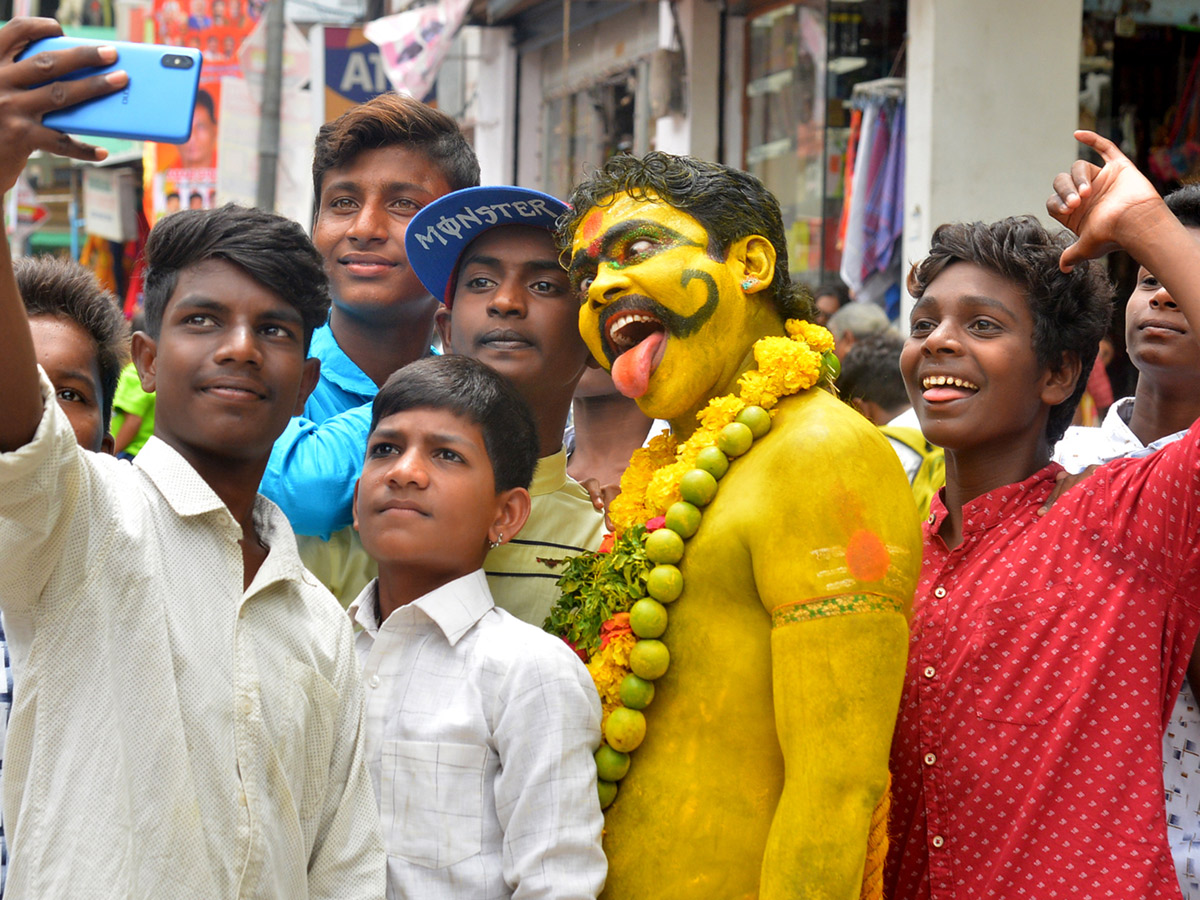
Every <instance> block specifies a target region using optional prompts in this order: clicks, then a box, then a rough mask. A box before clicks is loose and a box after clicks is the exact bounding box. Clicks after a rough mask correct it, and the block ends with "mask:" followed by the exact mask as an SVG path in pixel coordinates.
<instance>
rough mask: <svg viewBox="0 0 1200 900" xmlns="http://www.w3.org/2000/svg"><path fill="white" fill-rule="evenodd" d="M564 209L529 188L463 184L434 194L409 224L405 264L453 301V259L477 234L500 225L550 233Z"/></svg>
mask: <svg viewBox="0 0 1200 900" xmlns="http://www.w3.org/2000/svg"><path fill="white" fill-rule="evenodd" d="M567 209H568V206H567V204H565V203H563V202H562V201H561V200H559V199H558V198H557V197H551V196H550V195H549V194H543V193H542V192H541V191H534V190H530V189H529V188H521V187H510V186H487V187H471V188H463V189H462V190H461V191H454V192H453V193H450V194H446V196H444V197H439V198H438V199H437V200H435V201H433V202H432V203H430V204H429V205H428V206H426V207H425V208H424V209H422V210H421V211H420V212H419V213H417V214H416V215H415V216H413V218H412V221H411V222H409V223H408V231H407V232H406V233H405V237H404V249H405V251H406V252H407V253H408V264H409V265H410V266H412V269H413V271H414V272H415V273H416V274H417V277H418V278H420V279H421V283H422V284H423V285H425V288H426V290H428V291H429V293H431V294H433V296H435V297H438V298H439V299H441V300H442V302H443V303H445V304H446V305H447V306H449V305H450V303H451V301H453V299H454V278H455V275H456V274H457V272H458V260H459V258H460V257H461V256H462V254H463V251H464V250H466V249H467V246H468V245H469V244H470V243H471V242H472V241H473V240H475V239H476V238H477V237H479V236H480V235H482V234H485V233H486V232H488V231H491V230H492V229H493V228H500V227H502V226H504V225H532V226H533V227H535V228H545V229H546V230H547V231H550V232H553V231H554V228H555V223H556V222H557V221H558V217H559V216H561V215H562V214H563V213H565V212H566V211H567Z"/></svg>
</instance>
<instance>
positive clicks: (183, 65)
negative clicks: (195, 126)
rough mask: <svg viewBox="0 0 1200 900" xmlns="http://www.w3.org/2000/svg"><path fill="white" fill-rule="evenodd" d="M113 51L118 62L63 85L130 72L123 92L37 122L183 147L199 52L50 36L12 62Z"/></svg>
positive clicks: (77, 74)
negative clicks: (48, 54)
mask: <svg viewBox="0 0 1200 900" xmlns="http://www.w3.org/2000/svg"><path fill="white" fill-rule="evenodd" d="M79 46H92V47H115V48H116V51H117V61H116V62H114V63H113V64H112V65H111V66H105V67H103V68H99V67H93V68H88V69H79V70H77V71H75V72H72V73H71V74H70V75H67V76H65V78H64V79H63V80H67V81H73V80H76V79H79V78H88V77H90V76H92V75H98V74H102V73H105V72H115V71H117V70H119V69H123V70H125V71H126V72H128V73H129V82H128V83H127V84H126V85H125V89H124V90H122V91H117V92H116V93H113V94H108V95H107V96H104V97H96V98H94V99H92V100H85V101H84V102H83V103H79V104H76V105H75V106H69V107H67V108H66V109H60V110H57V111H55V112H52V113H48V114H47V115H45V116H43V117H42V123H43V124H45V125H47V126H48V127H50V128H54V129H57V130H58V131H66V132H68V133H70V134H93V135H98V136H100V137H114V138H127V139H130V140H136V141H161V142H163V143H167V144H182V143H184V142H185V141H187V139H188V137H189V136H190V135H191V133H192V113H193V112H194V111H195V108H196V91H197V90H198V89H199V87H200V64H201V62H202V57H201V55H200V51H199V50H193V49H191V48H190V47H168V46H164V45H162V44H135V43H130V42H128V41H95V40H89V39H87V38H73V37H50V38H42V39H41V40H40V41H34V42H33V43H32V44H30V45H29V46H28V47H26V48H25V50H24V51H23V52H22V53H21V55H20V56H18V57H17V59H24V58H25V57H27V56H32V55H33V54H35V53H41V52H42V51H45V50H67V49H70V48H71V47H79Z"/></svg>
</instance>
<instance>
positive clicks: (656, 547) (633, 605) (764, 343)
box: [545, 319, 838, 808]
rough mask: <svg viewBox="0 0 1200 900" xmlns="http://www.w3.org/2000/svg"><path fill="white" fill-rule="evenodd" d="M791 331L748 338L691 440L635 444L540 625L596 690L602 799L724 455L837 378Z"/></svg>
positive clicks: (607, 795) (611, 795)
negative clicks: (732, 390)
mask: <svg viewBox="0 0 1200 900" xmlns="http://www.w3.org/2000/svg"><path fill="white" fill-rule="evenodd" d="M786 329H787V336H783V335H780V336H772V337H765V338H762V339H760V340H759V341H757V342H756V343H755V344H754V360H755V363H756V368H754V369H750V370H748V371H747V372H745V373H744V374H743V375H742V376H741V377H740V378H739V379H738V387H739V391H738V393H737V394H736V395H735V394H728V395H726V396H723V397H715V398H713V399H712V400H710V401H709V403H708V405H707V406H706V407H705V408H704V409H703V410H701V412H700V413H699V415H698V416H697V427H696V430H695V431H694V432H693V433H692V435H691V436H690V437H689V438H688V439H687V440H686V441H684V442H683V443H682V444H680V443H678V442H677V441H676V440H675V438H674V437H672V436H671V435H670V434H669V433H666V432H664V433H663V434H660V435H658V436H657V437H655V438H654V439H653V440H651V441H650V443H649V444H648V445H647V446H646V447H645V448H643V449H641V450H638V451H637V452H635V453H634V455H633V458H632V459H631V460H630V461H629V467H628V468H627V469H626V470H625V474H624V475H623V476H622V477H621V493H620V495H619V496H617V498H616V499H615V500H613V502H612V504H611V506H610V507H609V519H610V520H611V521H612V523H613V534H612V535H610V536H608V537H607V538H606V539H605V542H604V545H602V546H601V549H600V550H599V551H597V552H596V553H587V554H583V555H582V556H579V557H575V558H573V559H571V560H569V561H568V563H567V567H566V571H565V573H564V574H563V577H562V578H561V579H560V580H559V582H558V584H559V587H560V588H561V589H562V591H563V597H562V599H561V600H560V601H559V603H558V605H557V606H555V608H554V609H553V610H552V611H551V613H550V617H549V618H548V619H547V620H546V625H545V628H546V630H547V631H549V632H551V633H552V634H557V635H559V636H561V637H562V638H563V639H564V640H565V641H567V643H569V644H570V645H571V646H572V647H573V648H574V649H575V651H576V652H577V653H579V655H580V657H581V658H582V659H583V660H584V662H585V663H586V664H587V668H588V672H589V673H590V674H591V676H592V679H593V680H594V681H595V683H596V689H597V691H598V692H599V693H600V700H601V704H602V706H603V709H604V720H603V731H604V743H603V744H602V745H601V747H600V749H599V750H598V751H597V752H596V770H597V774H598V776H599V786H600V805H601V807H605V808H606V807H607V806H608V805H609V804H611V803H612V802H613V800H614V799H615V798H616V796H617V790H618V787H617V782H619V781H620V779H622V778H624V777H625V775H626V773H628V771H629V767H630V763H631V759H630V755H629V754H630V753H631V752H632V751H633V750H635V749H637V747H638V746H639V745H640V744H641V743H642V740H643V739H644V738H645V735H646V718H645V714H644V713H643V712H642V710H644V709H645V708H646V707H647V706H649V705H650V703H651V701H653V699H654V682H655V680H656V679H658V678H660V677H662V676H663V675H664V674H665V673H666V671H667V668H668V667H669V666H670V652H669V651H668V649H667V646H666V644H665V643H663V642H662V641H661V640H659V638H660V637H662V635H663V633H664V632H665V631H666V628H667V618H668V617H667V610H666V604H670V603H672V602H674V601H675V600H677V599H678V598H679V597H680V595H681V594H682V593H683V588H684V584H683V575H682V573H681V572H680V571H679V568H678V565H679V563H680V561H681V560H682V559H683V554H684V546H685V541H686V540H687V539H688V538H690V537H691V536H692V535H693V534H695V533H696V531H697V529H699V527H700V522H701V518H702V513H701V509H702V508H703V507H705V506H707V505H708V504H709V503H711V502H712V500H713V498H714V497H716V494H717V486H718V482H719V481H720V479H721V478H722V477H723V476H724V475H725V473H726V472H727V471H728V469H729V466H730V461H731V460H732V459H736V458H737V457H740V456H742V455H743V454H745V453H746V452H748V451H749V450H750V448H751V446H752V445H753V443H754V441H755V440H757V439H759V438H761V437H763V436H764V435H765V434H767V432H769V431H770V430H771V418H772V416H773V415H774V407H775V406H776V404H777V403H778V402H779V400H780V398H782V397H787V396H790V395H792V394H798V393H800V392H801V391H804V390H807V389H809V388H811V387H812V386H814V385H815V384H817V383H818V382H822V381H824V382H827V383H832V381H833V379H834V378H836V377H837V372H838V361H837V357H836V356H834V354H833V336H832V335H831V334H830V333H829V332H828V331H826V330H825V329H824V328H822V327H821V326H819V325H813V324H812V323H810V322H804V321H800V320H796V319H789V320H788V321H787V323H786Z"/></svg>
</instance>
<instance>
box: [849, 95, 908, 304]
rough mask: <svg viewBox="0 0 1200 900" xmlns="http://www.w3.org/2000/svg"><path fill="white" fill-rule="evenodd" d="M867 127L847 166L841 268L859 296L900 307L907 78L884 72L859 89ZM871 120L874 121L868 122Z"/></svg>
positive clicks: (858, 101)
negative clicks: (885, 75)
mask: <svg viewBox="0 0 1200 900" xmlns="http://www.w3.org/2000/svg"><path fill="white" fill-rule="evenodd" d="M850 102H851V104H852V105H853V106H854V107H855V108H857V109H861V110H862V122H863V125H862V128H861V130H860V132H859V136H858V144H857V146H856V147H855V149H854V162H853V171H851V167H850V166H849V165H848V166H847V176H846V177H847V193H848V200H847V202H846V209H845V210H844V211H843V220H844V224H845V238H844V241H843V245H842V247H843V249H842V264H841V269H840V274H841V276H842V280H843V281H844V282H845V283H846V285H847V287H849V288H850V290H851V292H852V293H853V295H854V298H855V299H856V300H861V301H864V302H868V303H875V304H877V305H879V306H882V307H883V308H884V309H885V310H886V312H887V314H888V317H889V318H891V319H895V318H896V317H897V316H898V315H899V313H900V280H901V278H900V255H899V254H898V253H897V252H896V244H897V242H898V241H899V240H900V236H901V233H902V232H903V229H904V161H905V140H904V119H905V104H904V81H903V79H897V78H882V79H879V80H878V81H872V82H864V83H862V84H859V85H857V86H856V87H855V89H854V96H853V98H852V99H851V101H850ZM868 126H869V127H868Z"/></svg>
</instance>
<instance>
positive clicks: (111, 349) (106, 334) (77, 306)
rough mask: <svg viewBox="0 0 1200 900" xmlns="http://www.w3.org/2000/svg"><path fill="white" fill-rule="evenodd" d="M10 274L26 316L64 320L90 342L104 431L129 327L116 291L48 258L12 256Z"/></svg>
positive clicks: (81, 268)
mask: <svg viewBox="0 0 1200 900" xmlns="http://www.w3.org/2000/svg"><path fill="white" fill-rule="evenodd" d="M13 272H14V273H15V274H16V276H17V290H18V291H19V292H20V294H21V299H22V300H23V301H25V314H26V315H27V316H29V317H31V318H32V317H33V316H53V317H55V318H58V319H69V320H70V321H72V322H74V323H75V324H76V325H78V326H79V327H80V328H82V329H83V330H84V331H86V332H87V333H88V335H89V336H90V337H91V339H92V340H93V341H95V342H96V363H97V368H98V369H99V371H100V385H99V387H100V391H101V393H102V394H103V396H102V397H100V410H101V412H102V414H103V421H104V430H105V431H108V424H109V421H110V420H111V419H112V408H113V395H114V394H115V393H116V390H117V380H118V379H119V378H120V377H121V369H123V368H124V367H125V363H126V362H127V361H128V359H129V326H128V325H127V324H126V322H125V317H124V316H123V315H122V314H121V304H120V301H118V300H117V296H116V294H114V293H112V291H108V290H105V289H104V287H103V286H101V284H100V281H99V279H97V278H96V273H94V272H93V271H92V270H91V269H88V268H86V267H85V266H81V265H80V264H79V263H76V262H67V261H66V260H62V259H58V258H56V257H53V256H24V257H21V258H20V259H16V260H13Z"/></svg>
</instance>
